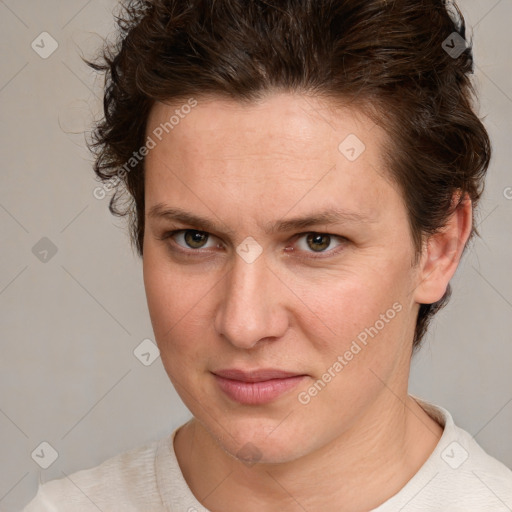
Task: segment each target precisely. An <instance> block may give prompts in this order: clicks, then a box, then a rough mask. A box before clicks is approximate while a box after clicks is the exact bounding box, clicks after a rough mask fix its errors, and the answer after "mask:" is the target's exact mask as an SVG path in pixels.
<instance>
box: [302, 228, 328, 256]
mask: <svg viewBox="0 0 512 512" xmlns="http://www.w3.org/2000/svg"><path fill="white" fill-rule="evenodd" d="M306 243H307V244H308V247H309V248H310V249H312V250H313V251H315V252H322V251H324V250H325V249H327V248H328V247H329V244H330V243H331V237H330V236H329V235H326V234H324V233H309V234H308V236H307V238H306Z"/></svg>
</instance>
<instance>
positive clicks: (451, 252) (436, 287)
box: [414, 193, 473, 304]
mask: <svg viewBox="0 0 512 512" xmlns="http://www.w3.org/2000/svg"><path fill="white" fill-rule="evenodd" d="M459 197H460V194H459V193H456V194H454V198H453V201H452V204H457V202H458V198H459ZM472 216H473V214H472V204H471V199H470V198H469V195H468V194H466V196H465V198H464V200H463V201H462V202H461V204H460V205H459V206H458V207H457V209H456V210H455V211H454V212H453V213H452V215H451V216H450V218H449V219H448V222H447V223H446V225H445V226H444V227H443V228H442V229H441V230H440V231H439V232H437V233H435V234H434V235H432V236H430V237H429V239H428V240H427V241H426V242H425V244H424V246H423V252H422V255H421V260H420V264H419V271H418V280H417V282H416V288H415V290H414V300H415V302H417V303H418V304H433V303H434V302H437V301H438V300H440V299H441V298H442V297H443V295H444V294H445V292H446V289H447V287H448V284H449V282H450V280H451V278H452V277H453V275H454V274H455V271H456V270H457V267H458V265H459V262H460V259H461V257H462V253H463V251H464V247H465V245H466V242H467V241H468V239H469V236H470V234H471V229H472Z"/></svg>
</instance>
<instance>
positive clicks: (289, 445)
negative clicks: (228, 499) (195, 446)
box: [203, 419, 314, 466]
mask: <svg viewBox="0 0 512 512" xmlns="http://www.w3.org/2000/svg"><path fill="white" fill-rule="evenodd" d="M286 422H287V420H286V419H285V420H284V422H281V423H280V421H275V420H273V419H272V420H270V419H267V420H263V419H252V420H250V419H244V420H243V421H238V422H237V421H229V428H228V429H227V430H228V431H229V435H228V434H226V431H225V430H224V429H223V428H222V427H219V425H210V424H207V425H204V424H203V425H204V426H205V428H206V429H207V431H208V432H209V433H210V435H211V436H212V437H213V438H214V439H215V441H216V442H217V444H218V445H219V446H220V447H221V448H222V449H223V450H224V451H225V452H226V453H227V454H229V455H230V456H231V457H234V458H236V459H237V460H239V461H242V462H244V463H245V464H246V465H247V466H252V465H253V464H255V463H260V464H265V463H266V464H280V463H286V462H291V461H294V460H296V459H298V458H300V457H302V456H304V455H307V454H308V453H309V452H310V451H312V450H313V446H310V445H309V444H308V441H309V442H311V441H314V440H313V439H312V436H311V430H310V432H309V434H308V432H307V428H305V427H306V426H305V425H302V429H304V430H302V429H301V428H298V426H297V425H295V424H293V423H292V422H289V423H288V424H287V425H285V423H286Z"/></svg>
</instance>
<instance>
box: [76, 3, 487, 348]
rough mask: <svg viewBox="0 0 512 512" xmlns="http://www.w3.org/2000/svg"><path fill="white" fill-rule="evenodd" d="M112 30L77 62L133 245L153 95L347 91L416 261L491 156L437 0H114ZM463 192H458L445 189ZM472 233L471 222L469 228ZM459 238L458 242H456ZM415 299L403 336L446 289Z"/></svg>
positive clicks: (445, 10) (451, 28) (451, 17)
mask: <svg viewBox="0 0 512 512" xmlns="http://www.w3.org/2000/svg"><path fill="white" fill-rule="evenodd" d="M120 5H121V9H120V13H119V15H116V20H117V39H116V40H115V41H114V42H110V43H107V42H105V43H104V45H103V47H102V49H101V51H100V54H99V56H97V57H96V59H95V60H93V61H88V60H85V59H84V60H85V62H86V63H87V64H88V65H89V66H90V67H92V68H93V69H94V70H96V71H97V72H101V73H104V75H105V90H104V99H103V100H104V117H103V118H102V119H101V121H99V122H98V123H97V124H96V125H95V126H94V129H93V131H92V140H91V142H88V145H89V148H90V150H91V151H92V152H94V154H95V162H94V171H95V173H96V175H97V177H98V179H99V180H102V181H103V182H108V183H110V184H112V183H113V184H114V189H115V190H114V194H113V196H112V197H111V199H110V204H109V209H110V211H111V212H112V213H113V214H115V215H118V216H128V219H129V226H130V235H131V240H132V244H133V245H134V247H135V248H136V250H137V252H138V254H139V256H142V251H143V249H142V247H143V244H142V241H143V237H144V159H143V158H141V159H140V161H137V162H136V163H135V165H134V166H133V169H131V170H130V171H129V172H124V173H120V172H119V170H120V169H121V168H122V167H123V165H125V164H126V162H127V161H128V160H129V159H130V158H132V155H133V154H134V152H136V151H137V150H138V149H139V148H141V147H142V146H143V145H144V143H145V130H146V123H147V118H148V114H149V112H150V110H151V107H152V105H153V104H154V103H155V102H157V101H166V102H167V101H184V102H185V101H186V99H187V98H190V97H195V98H200V97H204V96H206V95H214V96H219V97H224V98H229V99H232V100H235V101H239V102H251V101H255V100H258V99H260V98H262V97H263V96H264V95H265V94H268V93H271V92H272V91H289V92H301V93H307V94H312V95H316V96H318V97H322V98H326V99H330V100H332V101H334V102H338V101H339V102H340V103H341V104H347V103H352V104H353V105H354V106H356V107H357V108H360V109H361V110H362V111H364V112H365V113H366V114H367V115H369V116H370V117H371V118H372V119H373V120H374V121H375V122H376V123H377V124H379V125H380V126H381V127H383V128H384V129H385V130H386V132H387V133H388V134H389V140H390V141H391V142H390V144H389V145H388V146H386V147H385V148H384V158H385V162H386V164H387V165H386V167H387V169H388V171H389V176H390V177H391V179H392V180H393V181H394V182H395V183H396V184H397V185H398V187H399V190H400V191H401V193H402V195H403V200H404V203H405V205H406V208H407V212H408V217H409V225H410V232H411V236H412V240H413V242H414V247H415V249H416V261H418V258H419V255H420V254H421V249H422V247H423V243H424V241H425V240H426V239H427V238H428V236H430V235H433V234H435V233H436V232H438V230H439V229H441V228H442V227H443V226H444V225H445V223H446V221H447V219H448V217H449V216H450V215H451V213H453V211H454V209H455V208H457V207H458V206H459V205H460V202H461V201H462V199H463V198H464V196H465V195H466V194H468V195H469V197H470V198H471V201H472V204H473V208H475V207H476V205H477V203H478V201H479V199H480V196H481V194H482V192H483V187H484V177H485V173H486V170H487V168H488V166H489V161H490V157H491V145H490V141H489V136H488V134H487V131H486V130H485V128H484V126H483V124H482V122H481V120H480V119H479V117H478V116H477V114H476V113H475V111H474V105H473V100H474V99H475V98H476V94H475V90H474V88H473V85H472V82H471V76H470V75H471V74H472V73H473V64H474V63H473V52H472V43H471V42H470V41H466V26H465V21H464V17H463V15H462V13H461V12H460V10H459V8H458V7H457V6H456V4H455V3H453V2H450V3H448V2H447V1H446V0H394V1H386V0H365V1H361V0H147V1H143V0H131V1H130V0H125V1H124V2H123V3H122V4H120ZM456 192H461V194H460V195H459V197H460V200H459V202H458V203H457V204H455V205H453V204H452V197H453V195H454V193H456ZM475 233H476V234H477V235H478V236H479V233H478V232H477V230H476V227H474V224H473V228H472V232H471V235H470V239H471V238H472V236H473V235H474V234H475ZM465 249H466V248H465ZM450 295H451V286H450V285H448V287H447V290H446V293H445V295H444V296H443V297H442V299H441V300H439V301H438V302H436V303H434V304H421V305H420V308H419V313H418V317H417V321H416V329H415V335H414V340H413V348H414V349H415V350H416V349H417V348H418V347H419V345H420V342H421V339H422V338H423V336H424V335H425V333H426V330H427V327H428V324H429V321H430V319H431V318H432V316H433V315H434V314H435V313H436V312H437V311H438V310H439V309H441V308H442V307H443V306H444V305H445V304H446V303H447V302H448V299H449V298H450Z"/></svg>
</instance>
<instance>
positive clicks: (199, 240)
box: [183, 229, 208, 249]
mask: <svg viewBox="0 0 512 512" xmlns="http://www.w3.org/2000/svg"><path fill="white" fill-rule="evenodd" d="M183 238H184V240H185V243H186V244H187V245H188V246H189V247H191V248H192V249H201V248H202V247H203V246H204V244H205V243H206V242H207V241H208V233H205V232H204V231H195V230H190V229H189V230H187V231H184V232H183Z"/></svg>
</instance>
